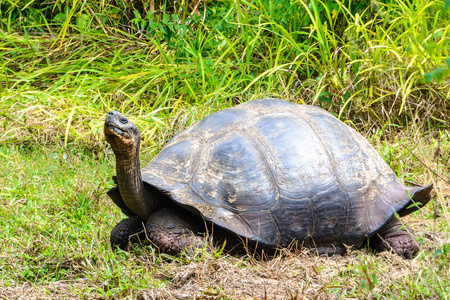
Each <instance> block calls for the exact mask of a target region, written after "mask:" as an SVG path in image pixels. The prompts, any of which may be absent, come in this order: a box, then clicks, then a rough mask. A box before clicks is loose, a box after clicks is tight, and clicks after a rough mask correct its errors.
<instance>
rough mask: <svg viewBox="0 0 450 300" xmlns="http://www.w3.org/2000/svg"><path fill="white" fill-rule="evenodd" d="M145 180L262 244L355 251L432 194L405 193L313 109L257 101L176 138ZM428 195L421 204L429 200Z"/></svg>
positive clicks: (365, 147) (349, 135)
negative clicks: (337, 246) (341, 246)
mask: <svg viewBox="0 0 450 300" xmlns="http://www.w3.org/2000/svg"><path fill="white" fill-rule="evenodd" d="M142 178H143V181H144V182H145V183H147V184H149V185H151V186H153V187H156V188H157V189H158V190H160V191H162V192H163V193H165V194H166V195H168V196H169V197H170V198H171V199H172V200H173V201H174V202H175V203H177V204H178V205H180V206H182V207H184V208H186V209H188V210H190V211H193V212H195V213H197V214H198V215H201V216H202V217H203V218H204V219H206V220H207V221H209V222H211V223H213V224H215V225H218V226H220V227H222V228H225V229H227V230H230V231H232V232H235V233H237V234H238V235H240V236H242V237H243V238H246V239H248V240H250V241H253V242H257V243H259V244H262V245H267V246H276V245H286V244H289V243H290V242H291V241H292V240H298V241H305V240H307V239H308V238H311V239H312V240H314V243H315V244H316V245H333V244H334V245H335V244H348V245H357V244H361V243H362V241H363V240H364V239H366V238H367V237H368V236H370V235H372V234H373V233H375V232H376V231H377V230H379V229H380V227H382V226H383V225H384V224H385V223H386V222H387V220H388V219H390V218H391V217H392V216H393V214H394V212H400V214H407V213H409V212H410V211H412V210H414V209H407V208H406V207H407V206H408V205H410V204H411V200H417V201H419V202H426V201H428V200H429V190H430V189H431V186H428V187H425V188H417V187H414V188H413V187H406V186H405V185H404V184H403V183H402V182H401V181H400V180H399V178H398V177H397V176H396V175H395V174H394V172H393V171H392V170H391V169H390V167H389V166H388V165H387V164H386V162H385V161H384V160H383V159H382V158H381V157H380V156H379V155H378V153H377V152H376V151H375V149H374V148H373V147H372V146H371V145H370V144H369V143H368V142H367V141H366V140H365V139H364V138H363V137H362V136H361V135H360V134H359V133H357V132H356V131H355V130H353V129H352V128H350V127H348V126H347V125H345V124H344V123H343V122H341V121H339V120H338V119H337V118H335V117H334V116H332V115H331V114H329V113H328V112H326V111H325V110H322V109H320V108H318V107H315V106H309V105H297V104H293V103H290V102H287V101H283V100H278V99H258V100H253V101H250V102H247V103H243V104H240V105H238V106H236V107H233V108H229V109H225V110H223V111H219V112H217V113H214V114H212V115H210V116H209V117H207V118H205V119H203V120H201V121H200V122H199V123H197V124H195V125H193V126H191V127H189V128H188V129H186V130H184V131H182V132H180V133H178V134H177V135H176V136H175V137H174V138H173V139H172V140H170V141H169V142H168V143H167V144H166V145H165V146H164V148H163V149H162V150H161V152H160V153H159V154H158V155H157V156H156V157H155V158H154V159H153V160H152V161H151V162H150V163H149V164H148V165H147V166H146V167H145V168H144V169H143V170H142ZM427 195H428V196H427ZM424 197H425V198H427V197H428V198H427V199H425V200H424V199H422V198H424Z"/></svg>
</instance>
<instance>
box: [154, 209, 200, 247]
mask: <svg viewBox="0 0 450 300" xmlns="http://www.w3.org/2000/svg"><path fill="white" fill-rule="evenodd" d="M146 229H147V234H148V237H149V239H150V241H151V242H152V243H153V244H154V245H155V246H156V247H158V248H159V251H160V252H163V253H167V254H171V255H176V254H178V253H180V252H181V251H183V250H185V251H187V252H189V253H193V252H194V251H195V249H197V248H203V247H204V246H205V245H206V242H205V238H204V236H203V233H204V232H205V226H204V225H202V222H201V221H200V220H199V218H197V217H195V216H194V215H192V214H191V213H189V212H188V211H185V210H181V209H179V208H168V207H166V208H162V209H159V210H157V211H156V212H154V213H153V214H152V215H151V216H150V218H149V219H148V221H147V227H146Z"/></svg>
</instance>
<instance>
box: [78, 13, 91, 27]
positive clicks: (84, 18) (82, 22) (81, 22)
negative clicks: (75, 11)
mask: <svg viewBox="0 0 450 300" xmlns="http://www.w3.org/2000/svg"><path fill="white" fill-rule="evenodd" d="M88 21H89V16H88V15H86V14H81V15H79V16H78V18H77V25H78V27H80V28H82V29H85V28H86V27H87V24H88Z"/></svg>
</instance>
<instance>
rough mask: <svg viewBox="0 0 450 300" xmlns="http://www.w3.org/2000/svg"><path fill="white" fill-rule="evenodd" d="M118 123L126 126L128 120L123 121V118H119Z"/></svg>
mask: <svg viewBox="0 0 450 300" xmlns="http://www.w3.org/2000/svg"><path fill="white" fill-rule="evenodd" d="M119 122H120V123H122V124H127V123H128V120H127V119H125V118H120V119H119Z"/></svg>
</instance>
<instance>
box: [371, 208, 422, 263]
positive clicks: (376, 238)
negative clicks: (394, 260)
mask: <svg viewBox="0 0 450 300" xmlns="http://www.w3.org/2000/svg"><path fill="white" fill-rule="evenodd" d="M369 245H370V247H371V248H372V249H374V250H376V251H378V252H382V251H392V250H393V251H395V253H397V254H398V255H400V256H402V257H404V258H412V257H413V256H414V255H415V254H416V253H417V252H418V251H419V245H418V244H417V243H416V241H415V240H414V231H412V230H411V229H410V228H408V227H407V226H404V225H403V224H402V223H401V222H400V220H398V219H397V218H396V217H395V216H393V217H392V218H391V219H390V220H389V221H388V222H387V223H386V224H385V225H384V226H383V227H382V228H381V229H380V230H379V231H378V232H377V233H376V234H374V235H373V236H372V237H371V238H370V244H369Z"/></svg>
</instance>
